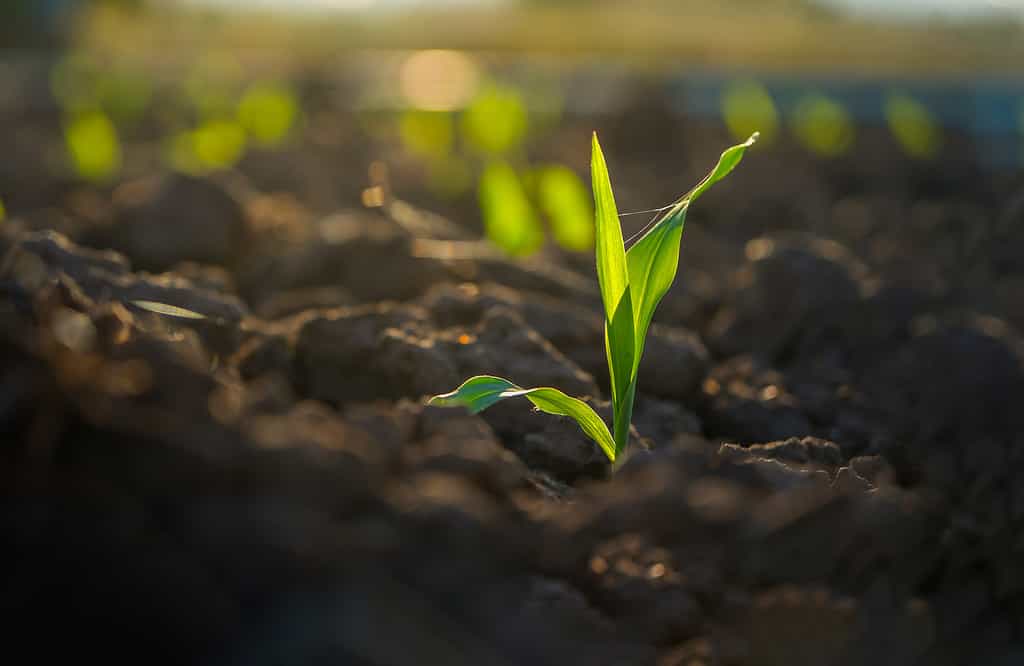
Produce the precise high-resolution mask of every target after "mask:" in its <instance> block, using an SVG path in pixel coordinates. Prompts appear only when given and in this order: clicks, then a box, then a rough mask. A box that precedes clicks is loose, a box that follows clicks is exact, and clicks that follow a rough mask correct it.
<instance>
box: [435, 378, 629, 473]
mask: <svg viewBox="0 0 1024 666" xmlns="http://www.w3.org/2000/svg"><path fill="white" fill-rule="evenodd" d="M517 397H523V398H526V399H527V400H529V401H530V402H532V403H533V405H534V406H535V407H536V408H537V409H538V410H540V411H542V412H545V413H547V414H555V415H557V416H569V417H571V418H573V419H574V420H575V421H576V423H577V424H579V426H580V428H581V429H582V430H583V432H584V434H586V435H587V436H588V437H590V438H591V439H592V440H594V441H595V442H597V444H598V445H599V446H600V447H601V450H602V451H604V453H605V455H607V456H608V459H609V460H611V461H613V462H614V460H615V453H616V447H615V442H614V441H613V440H612V436H611V433H609V432H608V426H607V425H605V422H604V421H603V420H602V419H601V417H600V416H598V415H597V412H595V411H594V410H593V409H592V408H591V407H590V405H588V404H587V403H585V402H583V401H582V400H579V399H577V398H573V397H570V396H567V395H566V394H564V393H562V392H561V391H559V390H558V389H554V388H548V387H539V388H530V389H524V388H522V387H520V386H516V385H515V384H513V383H512V382H510V381H508V380H507V379H502V378H501V377H492V376H490V375H478V376H476V377H470V378H469V379H467V380H466V381H465V382H463V384H462V386H460V387H459V388H457V389H455V390H454V391H452V392H451V393H445V394H443V395H436V396H434V397H432V398H431V399H430V401H429V402H428V403H427V404H430V405H434V406H436V407H465V408H466V409H468V410H469V411H470V412H472V413H474V414H476V413H478V412H481V411H483V410H485V409H487V408H488V407H490V406H491V405H493V404H495V403H496V402H500V401H501V400H504V399H505V398H517Z"/></svg>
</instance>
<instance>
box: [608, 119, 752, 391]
mask: <svg viewBox="0 0 1024 666" xmlns="http://www.w3.org/2000/svg"><path fill="white" fill-rule="evenodd" d="M757 136H758V135H757V133H756V132H755V133H754V134H753V135H751V137H750V138H749V139H747V140H746V141H745V142H743V143H741V144H739V145H736V146H733V147H732V148H729V149H728V150H726V151H725V152H724V153H722V156H721V157H720V158H719V159H718V164H717V165H716V166H715V168H714V169H712V170H711V172H710V173H709V174H708V175H707V176H705V177H704V179H703V180H702V181H701V182H700V184H698V185H697V187H695V188H693V189H692V190H690V192H689V193H688V194H686V195H685V196H684V197H682V198H681V199H680V200H679V201H678V202H677V203H676V205H675V206H674V207H673V208H672V209H670V210H669V211H668V212H667V213H665V215H664V216H662V218H661V219H660V220H659V221H658V222H657V224H655V225H654V226H653V227H652V228H651V230H650V231H648V232H647V233H646V234H644V236H643V237H642V238H641V239H640V240H639V241H637V242H636V243H635V244H634V245H633V246H632V247H630V248H629V251H628V252H627V253H626V263H627V266H628V273H629V285H630V290H631V291H632V292H633V297H634V300H633V330H634V336H635V337H634V351H633V356H632V358H633V368H632V380H633V381H635V380H636V372H637V369H638V368H639V366H640V357H641V356H642V355H643V351H644V340H645V339H646V337H647V329H648V327H649V326H650V324H651V318H652V317H654V310H655V309H656V308H657V307H658V303H660V302H661V299H662V297H663V296H664V295H665V292H667V291H668V289H669V287H671V286H672V282H673V281H674V280H675V278H676V271H677V270H678V268H679V242H680V239H681V238H682V235H683V224H684V223H685V222H686V212H687V210H688V209H689V207H690V204H691V203H693V201H694V200H695V199H696V198H697V197H699V196H700V195H702V194H703V193H704V192H706V191H707V190H708V189H709V188H710V187H711V186H712V185H714V184H715V183H717V182H718V181H720V180H721V179H722V178H725V177H726V176H727V175H728V174H729V172H730V171H732V170H733V169H734V168H735V167H736V165H737V164H739V162H740V160H741V159H743V154H744V153H745V152H746V150H747V148H749V147H750V146H752V145H754V142H755V141H756V140H757Z"/></svg>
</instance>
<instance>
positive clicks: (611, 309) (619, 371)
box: [429, 133, 757, 462]
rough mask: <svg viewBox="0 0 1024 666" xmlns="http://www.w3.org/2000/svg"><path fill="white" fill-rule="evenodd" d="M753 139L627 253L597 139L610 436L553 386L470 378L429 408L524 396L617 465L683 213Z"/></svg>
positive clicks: (594, 175)
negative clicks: (569, 424) (569, 422)
mask: <svg viewBox="0 0 1024 666" xmlns="http://www.w3.org/2000/svg"><path fill="white" fill-rule="evenodd" d="M756 139H757V133H755V134H754V135H752V136H751V137H750V138H749V139H747V141H746V142H744V143H741V144H739V145H737V146H733V147H732V148H729V149H728V150H726V151H725V152H724V153H722V156H721V157H720V158H719V160H718V164H717V165H716V166H715V168H714V169H712V170H711V172H710V173H709V174H708V175H707V176H705V178H704V179H703V180H702V181H700V183H698V184H697V186H696V187H694V188H693V189H692V190H690V191H689V192H687V193H686V194H685V195H683V196H682V197H680V198H679V199H678V200H677V201H676V202H675V203H674V204H672V205H671V206H670V207H668V208H667V209H666V212H665V214H664V215H662V216H661V217H660V218H657V221H656V222H655V223H654V224H653V225H651V226H650V228H649V229H647V230H646V232H645V233H643V235H642V236H640V238H639V240H637V241H636V243H634V244H633V245H632V246H631V247H630V248H629V250H628V251H627V250H626V247H625V243H624V242H623V240H622V229H621V227H620V225H619V214H618V211H617V209H616V207H615V197H614V196H613V195H612V186H611V182H610V181H609V179H608V167H607V166H606V164H605V161H604V154H603V153H602V152H601V145H600V144H599V143H598V141H597V134H596V133H595V134H594V138H593V144H592V156H591V165H590V167H591V169H590V174H591V180H592V183H593V189H594V204H595V226H596V229H595V231H596V233H595V239H596V254H597V280H598V283H599V284H600V287H601V300H602V303H603V304H604V312H605V327H604V334H605V335H604V342H605V351H606V353H607V357H608V374H609V376H610V383H611V393H612V396H611V397H612V430H611V431H609V430H608V426H607V425H606V424H605V422H604V421H603V420H602V419H601V417H600V416H598V414H597V412H595V411H594V410H593V409H592V408H591V407H590V405H588V404H587V403H585V402H583V401H582V400H580V399H578V398H573V397H571V396H568V395H566V394H565V393H562V392H561V391H559V390H558V389H555V388H550V387H539V388H522V387H520V386H517V385H515V384H513V383H512V382H510V381H509V380H507V379H502V378H501V377H493V376H490V375H478V376H476V377H471V378H470V379H468V380H466V381H465V382H464V383H463V384H462V385H461V386H459V387H458V388H457V389H455V390H454V391H452V392H451V393H445V394H443V395H438V396H434V397H433V398H431V399H430V403H429V404H431V405H437V406H441V407H457V406H461V407H465V408H467V409H468V410H469V411H471V412H473V413H477V412H480V411H482V410H484V409H487V408H488V407H490V406H491V405H493V404H495V403H496V402H499V401H501V400H504V399H505V398H514V397H523V398H526V399H527V400H529V401H530V402H531V403H533V405H534V407H536V408H537V409H538V410H539V411H542V412H546V413H548V414H555V415H559V416H570V417H572V418H573V419H575V420H576V423H578V424H579V426H580V428H582V430H583V432H584V433H585V434H586V435H587V436H588V437H590V438H591V439H593V440H594V441H595V442H597V444H598V445H599V446H600V447H601V449H602V450H603V451H604V452H605V454H606V455H607V456H608V458H609V460H611V461H613V462H614V461H615V460H616V459H617V458H618V457H619V456H620V455H621V454H622V453H623V451H624V450H625V448H626V442H627V441H628V438H629V425H630V420H631V419H632V416H633V399H634V398H635V397H636V386H637V370H638V368H639V367H640V358H641V356H642V355H643V351H644V339H645V338H646V337H647V329H648V327H649V326H650V324H651V318H652V317H653V316H654V310H655V308H657V307H658V303H659V302H660V301H661V298H662V296H664V295H665V292H667V291H668V289H669V287H671V286H672V282H673V281H674V280H675V277H676V270H677V268H678V266H679V242H680V238H681V237H682V233H683V223H684V222H685V220H686V212H687V210H689V207H690V204H692V203H693V202H694V201H696V200H697V198H698V197H700V196H701V195H702V194H704V192H706V191H707V190H708V188H710V187H711V186H712V185H714V184H715V183H717V182H718V181H719V180H721V179H722V178H724V177H725V176H726V175H728V174H729V172H730V171H732V170H733V168H735V166H736V165H737V164H739V162H740V160H741V159H742V158H743V154H744V152H746V150H747V148H749V147H750V146H752V145H753V144H754V141H755V140H756Z"/></svg>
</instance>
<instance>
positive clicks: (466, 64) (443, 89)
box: [399, 50, 479, 111]
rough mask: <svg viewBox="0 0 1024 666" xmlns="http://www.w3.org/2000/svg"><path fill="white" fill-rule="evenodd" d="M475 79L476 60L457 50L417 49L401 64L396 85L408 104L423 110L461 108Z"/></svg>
mask: <svg viewBox="0 0 1024 666" xmlns="http://www.w3.org/2000/svg"><path fill="white" fill-rule="evenodd" d="M478 81H479V72H478V70H477V66H476V63H474V62H473V60H472V59H471V58H470V57H469V56H468V55H466V54H464V53H461V52H459V51H444V50H427V51H417V52H416V53H414V54H412V55H411V56H409V57H408V58H407V59H406V60H405V62H403V63H402V66H401V69H400V70H399V86H400V89H401V92H402V96H403V97H404V98H405V100H406V102H408V103H409V105H410V106H412V107H414V108H417V109H424V110H427V111H451V110H453V109H458V108H461V107H463V106H464V105H465V104H466V103H467V102H468V101H469V100H470V99H471V98H472V97H473V95H474V93H475V92H476V89H477V84H478Z"/></svg>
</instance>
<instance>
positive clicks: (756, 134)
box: [743, 132, 761, 148]
mask: <svg viewBox="0 0 1024 666" xmlns="http://www.w3.org/2000/svg"><path fill="white" fill-rule="evenodd" d="M760 138H761V133H760V132H754V133H753V134H751V135H750V138H749V139H747V140H746V141H744V142H743V145H744V146H746V147H747V148H749V147H751V146H752V145H754V144H755V143H757V140H758V139H760Z"/></svg>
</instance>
